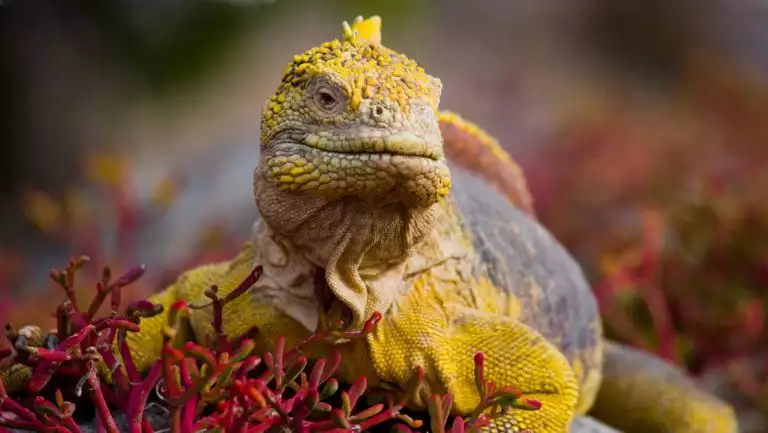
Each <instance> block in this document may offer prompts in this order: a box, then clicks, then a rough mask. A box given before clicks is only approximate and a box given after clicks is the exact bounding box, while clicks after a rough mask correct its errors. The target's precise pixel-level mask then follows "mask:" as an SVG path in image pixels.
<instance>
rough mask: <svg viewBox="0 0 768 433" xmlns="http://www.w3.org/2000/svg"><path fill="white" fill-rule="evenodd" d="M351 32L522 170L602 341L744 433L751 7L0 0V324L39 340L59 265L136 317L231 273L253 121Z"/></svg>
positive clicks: (762, 91)
mask: <svg viewBox="0 0 768 433" xmlns="http://www.w3.org/2000/svg"><path fill="white" fill-rule="evenodd" d="M371 14H379V15H381V16H382V18H383V20H384V32H383V36H384V42H385V44H387V45H388V46H390V47H391V48H394V49H397V50H398V51H401V52H404V53H406V54H408V55H410V56H411V57H413V58H415V59H417V60H418V61H419V62H420V63H421V64H422V65H423V66H424V67H425V68H426V69H427V70H428V71H429V72H431V73H432V74H433V75H436V76H438V77H440V78H441V79H442V80H443V83H444V93H443V99H442V106H443V107H444V108H449V109H451V110H454V111H459V112H460V113H462V114H463V115H464V116H465V117H467V118H469V119H472V120H475V121H477V122H478V123H480V124H481V125H482V126H484V127H485V128H486V129H487V130H488V131H489V132H491V133H492V134H494V135H496V136H497V137H499V139H500V141H501V142H502V144H503V146H504V147H505V148H506V149H507V150H509V152H510V153H511V154H512V155H513V156H514V158H515V159H516V160H517V161H518V162H519V163H520V165H521V166H522V167H523V168H524V170H525V172H526V175H527V177H528V181H529V184H530V188H531V190H532V192H533V195H534V198H535V204H536V211H537V213H538V215H539V218H540V219H541V220H542V222H543V223H544V224H545V225H546V226H547V227H548V228H549V229H550V230H551V231H552V232H553V233H554V234H555V236H556V237H557V238H558V239H560V241H562V242H563V243H564V244H565V245H566V246H567V247H568V248H569V250H570V251H571V252H572V253H573V254H574V256H575V257H576V258H577V259H578V260H579V262H580V263H581V264H582V266H583V267H584V269H585V272H586V273H587V275H588V277H589V279H590V281H591V283H592V284H593V286H594V290H595V293H596V295H597V297H598V300H599V303H600V307H601V311H602V313H603V316H604V318H605V322H606V325H607V327H608V332H609V334H610V335H611V336H612V337H614V338H616V339H619V340H622V341H624V342H627V343H629V344H632V345H634V346H637V347H641V348H644V349H646V350H648V351H651V352H654V353H657V354H658V355H660V356H662V357H664V358H666V359H668V360H670V361H671V362H675V363H677V364H678V365H680V366H682V367H683V368H686V369H688V370H689V371H690V372H691V373H692V374H695V375H697V376H698V377H700V378H701V381H702V383H703V384H704V386H707V387H709V388H710V389H712V390H714V391H716V392H717V393H719V394H720V395H722V396H723V397H725V398H727V399H729V400H730V401H732V402H733V403H734V404H736V405H737V407H738V411H739V415H740V417H741V420H742V426H743V429H744V431H746V432H768V415H767V414H768V323H767V322H766V309H767V308H768V242H767V241H768V194H766V192H765V191H766V187H768V168H766V164H767V163H768V33H766V31H765V28H766V26H768V3H766V2H764V1H759V0H741V1H738V2H732V1H727V0H712V1H710V2H707V3H706V5H703V4H701V3H700V2H696V1H693V0H568V1H566V0H540V1H536V2H527V1H500V0H496V1H493V0H474V1H468V0H465V1H460V0H442V1H437V0H433V1H415V0H379V1H363V0H358V1H354V0H305V1H299V0H271V1H270V0H112V1H110V2H99V1H86V0H75V1H68V2H59V1H55V0H50V1H45V0H0V32H1V33H2V38H0V39H1V40H2V50H1V51H0V52H1V53H2V62H3V66H4V67H3V68H2V71H3V74H4V75H3V76H2V80H0V85H1V86H2V88H3V90H4V93H3V98H2V101H3V103H4V104H6V107H4V109H3V113H4V114H3V115H2V116H0V119H2V120H1V121H2V122H3V130H2V135H1V136H0V138H1V139H2V141H3V142H4V145H3V147H2V154H0V296H2V298H3V302H2V304H1V305H0V307H1V308H0V310H1V313H2V317H0V321H2V322H8V321H11V322H13V323H14V324H16V325H20V324H24V323H38V324H52V323H53V319H52V317H51V315H50V313H48V312H49V311H53V309H54V308H55V306H56V305H57V304H58V303H59V302H60V301H61V298H62V294H61V293H59V292H58V291H56V290H55V289H53V287H52V284H51V283H50V282H49V280H48V276H47V273H48V270H49V269H50V268H51V267H63V266H65V265H66V262H67V260H68V259H69V257H70V256H72V255H79V254H83V253H85V254H88V255H90V256H91V257H92V258H93V261H94V262H95V263H93V264H92V265H91V268H92V269H93V271H92V274H91V277H95V276H96V275H97V271H98V270H99V267H100V266H103V265H106V264H108V265H110V266H112V267H113V268H115V269H116V270H117V271H120V270H124V269H125V268H127V267H128V266H131V265H135V264H139V263H144V264H146V265H147V267H148V271H147V275H146V276H145V278H143V279H142V280H141V282H140V283H139V284H137V285H135V286H133V289H132V291H131V294H130V296H131V297H135V298H139V297H143V296H146V295H147V294H148V293H151V292H153V291H154V290H157V289H159V288H162V287H163V285H164V284H166V283H167V282H169V281H170V280H171V279H172V278H173V276H174V275H176V274H177V273H178V272H179V271H180V270H181V269H184V268H186V267H189V266H191V265H194V264H196V263H202V262H207V261H211V260H218V259H222V258H226V257H228V256H229V255H230V254H232V253H233V251H234V250H235V249H236V248H237V247H238V246H239V244H240V242H241V241H242V240H243V239H244V237H245V236H247V234H248V233H249V230H250V226H251V221H252V219H253V217H254V214H255V207H254V205H253V201H252V198H251V189H250V185H251V172H252V169H253V167H254V166H255V164H256V163H257V158H256V152H257V148H258V135H259V115H260V109H261V107H262V104H263V102H264V100H265V99H266V98H267V97H268V96H269V94H270V93H271V92H272V91H273V89H274V88H275V87H276V85H277V83H278V81H279V79H280V74H281V73H282V71H283V69H284V67H285V65H286V64H287V63H288V62H289V61H290V59H291V57H292V56H293V55H294V54H296V53H300V52H302V51H304V50H306V49H307V48H310V47H312V46H315V45H317V44H318V43H320V42H321V41H325V40H329V39H333V38H336V37H339V36H340V34H341V22H342V21H343V20H352V19H353V18H354V17H355V16H357V15H366V16H367V15H371ZM92 279H93V278H92ZM81 283H82V284H81V285H82V286H83V288H82V290H84V291H89V290H92V286H89V283H90V281H88V280H87V278H86V280H84V281H81ZM4 344H7V343H4Z"/></svg>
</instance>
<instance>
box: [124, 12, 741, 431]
mask: <svg viewBox="0 0 768 433" xmlns="http://www.w3.org/2000/svg"><path fill="white" fill-rule="evenodd" d="M441 87H442V84H441V83H440V81H439V80H438V79H436V78H434V77H432V76H430V75H428V74H427V73H426V72H425V71H424V70H423V69H422V68H421V67H419V66H418V65H417V64H416V63H415V62H414V61H413V60H410V59H408V58H407V57H405V56H403V55H401V54H398V53H396V52H394V51H392V50H390V49H388V48H386V47H385V46H383V45H382V44H381V34H380V20H379V19H378V18H371V19H369V20H365V21H363V20H361V19H358V20H356V21H355V22H354V23H353V26H351V27H350V26H347V25H346V24H345V28H344V37H343V39H342V40H335V41H331V42H328V43H325V44H323V45H320V46H319V47H316V48H313V49H311V50H309V51H307V52H306V53H303V54H299V55H297V56H295V57H294V59H293V62H292V63H291V64H290V65H289V66H288V68H287V69H286V71H285V73H284V75H283V78H282V81H281V83H280V85H279V87H278V89H277V91H276V93H275V94H274V96H272V97H271V98H270V99H269V100H268V102H267V104H266V106H265V109H264V112H263V114H262V136H261V149H260V158H259V163H258V168H257V169H256V171H255V173H254V193H255V199H256V204H257V206H258V209H259V213H260V218H259V220H258V221H257V222H256V224H255V225H254V232H253V238H252V239H251V240H250V241H249V242H248V243H246V244H245V246H244V247H243V249H242V251H241V252H240V254H239V255H238V256H237V257H236V258H235V259H233V260H232V261H231V262H226V263H219V264H213V265H208V266H203V267H200V268H196V269H193V270H190V271H188V272H186V273H185V274H183V275H182V276H181V277H180V278H179V280H178V281H177V282H176V283H175V284H174V285H173V286H171V287H169V288H167V289H166V290H165V291H163V292H161V293H159V294H158V295H156V296H155V297H153V298H152V299H151V300H152V301H153V302H156V303H160V304H163V305H166V306H168V305H170V304H171V303H172V302H173V301H174V300H176V299H179V298H183V299H187V300H189V301H191V302H198V301H203V300H204V298H203V291H204V290H205V289H207V288H208V287H209V286H210V285H211V284H216V285H218V286H219V289H220V292H225V293H226V292H227V291H229V290H232V289H233V288H234V287H235V286H236V285H237V284H238V283H239V282H240V281H241V280H242V279H243V278H244V277H245V275H247V273H248V272H250V270H251V269H252V268H253V266H254V265H256V264H259V265H262V266H263V267H264V276H263V277H262V279H261V280H260V281H259V282H258V283H257V284H256V286H254V287H253V288H252V290H251V291H250V292H249V293H247V294H246V295H244V296H242V297H240V298H238V300H237V301H235V302H233V303H231V304H229V305H227V307H226V309H225V315H226V320H225V326H226V327H227V329H225V331H226V332H227V333H228V334H230V335H238V334H242V333H243V332H245V331H246V330H248V329H250V328H251V327H252V326H258V328H259V330H260V333H259V338H260V343H261V344H262V345H261V346H260V347H262V348H264V349H265V350H268V349H269V348H270V346H271V344H272V342H273V341H274V338H275V337H276V336H277V335H283V336H285V337H286V339H287V340H288V341H287V342H288V343H289V344H290V343H291V342H295V341H297V340H298V339H301V338H304V337H306V336H307V335H308V334H309V332H310V331H311V330H313V329H314V327H315V326H316V324H317V317H316V307H315V305H316V300H315V295H314V292H313V288H312V287H313V286H312V285H313V273H314V270H315V269H316V267H321V268H324V269H325V272H326V280H327V283H328V285H329V288H330V290H331V291H332V292H333V293H334V295H335V298H336V300H337V303H336V307H338V308H336V309H335V310H334V311H336V313H338V316H339V317H338V318H343V319H345V320H346V322H347V323H350V324H351V326H352V327H353V328H355V327H356V328H359V327H360V326H361V325H362V323H363V321H365V319H367V318H368V317H370V315H371V314H372V313H373V312H380V313H382V314H383V316H384V318H383V320H382V321H381V322H380V323H379V324H378V326H377V327H376V330H375V332H374V333H373V334H371V335H370V336H369V337H368V338H367V340H365V341H353V342H347V343H343V344H340V345H339V348H340V349H341V350H342V354H343V356H344V358H345V361H346V362H345V363H344V368H343V370H342V371H341V374H342V376H343V377H345V378H347V379H352V378H354V377H356V376H357V375H361V374H363V375H366V376H367V377H368V379H369V383H370V384H371V385H372V386H375V385H377V384H381V383H382V382H386V383H388V384H390V385H394V386H398V385H403V384H404V383H405V382H407V381H408V380H409V379H410V378H411V375H412V374H413V371H414V367H415V366H416V365H423V366H424V367H425V369H426V372H427V377H426V378H427V384H428V386H427V389H426V390H425V392H426V394H425V395H421V396H417V397H415V398H414V399H413V401H412V405H413V406H414V407H417V408H418V407H423V405H424V397H425V396H426V395H428V393H430V392H438V393H445V392H451V393H452V394H453V396H454V398H455V407H454V409H455V411H456V413H459V414H465V413H467V412H468V411H470V410H471V409H473V408H474V406H475V405H476V403H477V401H478V396H477V394H476V391H475V385H474V376H473V369H474V364H473V354H474V353H475V352H477V351H482V352H484V353H485V355H486V359H487V367H486V374H487V376H488V378H489V379H490V380H492V381H493V382H495V383H497V384H500V385H507V384H509V385H514V386H516V387H517V388H519V389H520V390H521V391H523V393H525V394H526V395H527V396H529V397H532V398H535V399H538V400H540V401H541V402H542V408H541V409H540V410H538V411H513V412H512V413H510V414H508V415H505V416H503V417H501V418H499V419H497V420H495V421H494V423H493V424H492V425H491V426H490V427H489V431H521V430H526V429H527V430H530V431H533V432H542V433H554V432H565V431H567V430H568V428H569V425H570V423H571V422H572V420H573V418H574V417H575V416H577V415H583V414H587V413H588V412H590V411H591V412H590V413H591V414H592V415H594V416H595V417H596V418H598V419H600V420H603V421H605V422H606V423H608V424H610V425H613V426H615V427H617V428H619V429H622V430H625V431H637V432H681V433H682V432H702V433H704V432H713V433H714V432H724V433H725V432H735V431H736V423H735V418H734V414H733V411H732V409H731V408H730V407H729V406H727V405H725V404H724V403H722V402H720V401H719V400H717V399H716V398H714V397H712V396H709V395H708V394H706V393H704V392H702V391H699V390H698V389H696V387H695V385H694V384H693V382H692V381H690V380H689V379H687V378H686V377H685V376H684V375H683V374H682V373H680V372H679V371H677V370H675V369H674V368H672V367H671V366H669V365H667V364H665V363H662V362H661V361H659V360H657V359H655V358H652V357H650V356H647V355H644V354H640V353H638V352H635V351H633V350H631V349H628V348H624V347H622V346H619V345H617V344H612V343H607V342H605V341H604V340H603V333H602V326H601V322H600V318H599V316H598V311H597V308H596V304H595V300H594V298H593V296H592V294H591V291H590V288H589V286H588V284H587V282H586V281H585V278H584V276H583V275H582V272H581V270H580V269H579V267H578V265H577V264H576V263H575V261H574V260H573V259H572V258H571V256H570V255H569V254H568V253H567V252H566V251H565V250H564V249H563V248H562V246H561V245H560V244H558V242H557V241H556V240H555V239H553V237H552V236H551V235H550V234H549V233H548V232H547V231H546V230H545V229H544V228H543V227H542V226H541V225H539V224H538V222H537V221H536V219H535V217H534V216H533V212H532V207H531V200H530V197H529V194H528V191H527V188H526V186H525V182H524V179H523V176H522V174H521V173H520V170H519V168H518V167H517V166H516V165H515V164H514V162H513V161H512V160H511V159H510V157H509V156H508V155H507V154H506V153H505V152H504V151H503V150H501V147H500V146H499V145H498V143H497V142H496V141H495V140H493V138H491V137H490V136H488V135H487V134H486V133H484V132H483V131H481V130H480V129H479V128H478V127H477V126H475V125H474V124H472V123H470V122H467V121H465V120H463V119H461V118H460V117H459V116H457V115H453V114H450V113H445V112H440V111H439V109H438V103H439V98H440V93H441ZM165 320H166V318H165V317H163V316H159V317H155V318H152V319H146V320H143V321H142V323H141V331H140V332H139V333H136V334H131V335H130V336H129V345H130V346H131V348H132V349H133V350H132V351H133V353H138V354H141V357H140V359H138V360H137V361H138V364H139V366H146V365H148V364H149V363H150V362H152V361H154V360H155V359H156V358H157V357H158V355H159V352H160V345H161V337H160V333H161V329H162V325H163V323H164V322H165ZM209 323H210V311H208V310H196V311H194V314H193V315H192V316H191V318H190V325H191V328H192V330H193V331H194V332H193V333H194V337H195V338H197V339H202V338H204V336H205V334H206V333H210V332H211V329H210V325H209ZM317 355H322V353H318V354H317Z"/></svg>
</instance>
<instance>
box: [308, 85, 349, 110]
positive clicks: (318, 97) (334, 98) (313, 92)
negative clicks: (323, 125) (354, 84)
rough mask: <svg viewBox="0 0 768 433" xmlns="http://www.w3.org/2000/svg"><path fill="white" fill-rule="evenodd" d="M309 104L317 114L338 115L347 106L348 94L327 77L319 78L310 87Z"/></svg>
mask: <svg viewBox="0 0 768 433" xmlns="http://www.w3.org/2000/svg"><path fill="white" fill-rule="evenodd" d="M308 96H309V105H310V106H311V108H314V110H315V112H317V114H320V115H323V116H328V115H331V116H336V115H339V114H341V113H343V112H344V109H345V108H346V107H345V105H346V100H347V98H346V95H345V94H344V91H343V90H341V89H340V88H339V87H338V86H336V85H334V84H333V83H332V82H330V81H328V80H327V79H323V78H321V79H317V80H316V81H314V82H313V83H312V84H311V85H310V87H309V95H308Z"/></svg>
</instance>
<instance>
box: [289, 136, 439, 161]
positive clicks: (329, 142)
mask: <svg viewBox="0 0 768 433" xmlns="http://www.w3.org/2000/svg"><path fill="white" fill-rule="evenodd" d="M302 144H304V145H305V146H308V147H311V148H314V149H318V150H323V151H326V152H335V153H349V154H366V153H367V154H390V155H401V156H413V157H422V158H428V159H431V160H433V161H440V160H441V159H443V157H444V154H443V150H442V142H441V140H440V139H439V138H437V139H435V140H429V139H427V138H425V137H420V136H418V135H416V134H414V133H411V132H396V133H385V132H375V133H368V134H359V135H356V136H341V137H340V136H338V135H333V134H332V133H331V132H325V131H321V132H318V133H312V134H309V135H307V136H306V138H304V140H303V141H302Z"/></svg>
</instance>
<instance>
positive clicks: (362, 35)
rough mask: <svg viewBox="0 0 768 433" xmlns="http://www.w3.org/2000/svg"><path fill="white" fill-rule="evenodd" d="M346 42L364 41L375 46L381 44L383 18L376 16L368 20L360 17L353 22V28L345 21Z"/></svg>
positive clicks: (343, 25)
mask: <svg viewBox="0 0 768 433" xmlns="http://www.w3.org/2000/svg"><path fill="white" fill-rule="evenodd" d="M342 27H343V32H344V40H345V41H347V42H352V41H353V40H355V39H357V40H363V41H368V42H372V43H374V44H379V45H380V44H381V17H379V16H378V15H374V16H372V17H370V18H368V19H363V17H360V16H358V17H357V18H355V20H354V21H353V22H352V26H350V25H349V23H348V22H346V21H344V24H342Z"/></svg>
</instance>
